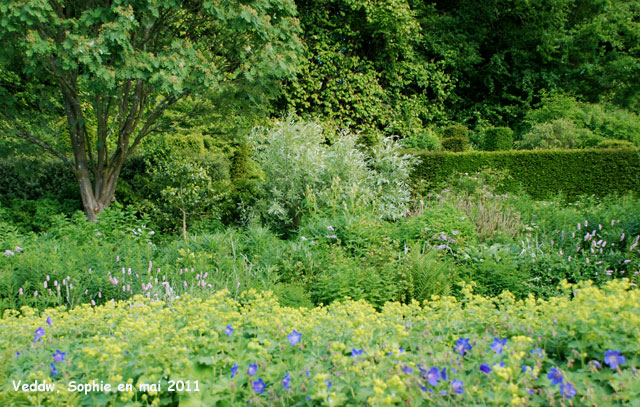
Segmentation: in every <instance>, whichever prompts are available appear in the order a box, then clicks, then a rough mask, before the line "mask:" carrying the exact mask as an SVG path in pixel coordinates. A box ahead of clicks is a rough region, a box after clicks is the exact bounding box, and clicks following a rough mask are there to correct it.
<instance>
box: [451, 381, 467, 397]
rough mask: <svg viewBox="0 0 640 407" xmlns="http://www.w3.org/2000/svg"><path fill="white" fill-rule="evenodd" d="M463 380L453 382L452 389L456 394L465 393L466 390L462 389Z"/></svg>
mask: <svg viewBox="0 0 640 407" xmlns="http://www.w3.org/2000/svg"><path fill="white" fill-rule="evenodd" d="M462 384H463V383H462V380H457V379H456V380H454V381H452V382H451V388H452V389H453V392H454V393H456V394H462V393H464V389H463V388H462Z"/></svg>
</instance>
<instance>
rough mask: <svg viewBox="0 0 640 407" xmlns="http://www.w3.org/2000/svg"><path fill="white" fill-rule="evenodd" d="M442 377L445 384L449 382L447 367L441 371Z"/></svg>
mask: <svg viewBox="0 0 640 407" xmlns="http://www.w3.org/2000/svg"><path fill="white" fill-rule="evenodd" d="M440 377H441V378H442V380H444V381H445V382H446V381H447V368H446V367H443V368H442V370H441V371H440Z"/></svg>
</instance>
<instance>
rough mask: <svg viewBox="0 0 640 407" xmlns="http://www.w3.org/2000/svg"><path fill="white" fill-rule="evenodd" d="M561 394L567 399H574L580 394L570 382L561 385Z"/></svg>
mask: <svg viewBox="0 0 640 407" xmlns="http://www.w3.org/2000/svg"><path fill="white" fill-rule="evenodd" d="M560 394H562V397H564V398H566V399H572V398H573V397H574V396H575V395H576V394H578V392H577V391H576V388H575V387H573V384H571V383H569V382H564V383H560Z"/></svg>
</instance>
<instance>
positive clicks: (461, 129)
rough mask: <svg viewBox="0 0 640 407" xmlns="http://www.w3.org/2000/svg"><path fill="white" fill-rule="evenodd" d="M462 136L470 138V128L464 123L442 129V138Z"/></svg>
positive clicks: (466, 138)
mask: <svg viewBox="0 0 640 407" xmlns="http://www.w3.org/2000/svg"><path fill="white" fill-rule="evenodd" d="M450 137H460V138H462V139H465V140H467V141H468V140H469V129H468V128H467V127H466V126H464V125H462V124H453V125H451V126H447V127H445V128H444V129H442V138H450Z"/></svg>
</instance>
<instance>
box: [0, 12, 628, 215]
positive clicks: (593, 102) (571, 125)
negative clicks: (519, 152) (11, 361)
mask: <svg viewBox="0 0 640 407" xmlns="http://www.w3.org/2000/svg"><path fill="white" fill-rule="evenodd" d="M33 4H37V5H38V6H37V7H32V8H31V9H30V11H28V12H27V11H25V10H26V9H24V8H20V9H19V10H21V12H23V13H24V15H17V14H15V13H16V11H15V10H18V9H16V8H11V7H9V5H7V4H3V5H0V29H1V30H2V34H3V38H4V39H5V40H7V41H10V43H11V44H13V47H5V48H3V50H2V51H1V52H0V104H1V106H0V108H1V109H0V110H1V111H2V112H3V114H2V118H0V134H1V135H2V138H0V158H2V160H3V161H4V162H3V163H2V168H3V170H2V171H3V174H4V175H5V176H4V177H3V178H2V179H1V180H0V187H1V188H2V190H1V191H0V192H1V193H2V200H3V204H4V205H8V206H10V207H14V206H15V205H19V206H24V207H25V208H24V211H23V212H25V213H28V214H30V215H34V214H35V213H36V212H37V211H40V212H43V211H44V212H47V211H49V212H51V213H56V212H63V213H70V211H71V210H72V209H77V203H76V204H75V205H74V204H73V198H74V194H76V195H75V196H76V197H77V186H76V187H75V188H76V189H75V191H74V187H73V186H72V184H73V183H74V182H76V180H75V179H74V176H73V174H72V173H64V171H61V170H60V169H59V167H56V165H55V164H52V161H50V160H52V159H53V158H50V157H47V156H45V155H43V153H42V150H41V148H39V147H38V146H34V145H32V144H28V143H23V142H21V141H16V139H15V138H10V137H6V136H8V135H12V134H13V135H15V133H16V132H20V131H22V129H24V128H25V126H26V127H28V128H29V129H30V130H31V131H32V132H33V134H35V135H37V136H39V137H42V138H43V139H44V140H45V141H46V142H47V143H48V145H50V146H52V147H53V148H55V149H57V150H58V151H61V152H64V153H66V154H68V156H69V157H72V150H73V149H72V145H71V142H70V139H69V137H68V135H66V134H67V133H66V132H68V131H69V129H68V124H67V120H66V118H65V115H64V106H63V102H62V100H63V99H61V98H60V94H59V91H58V90H56V88H55V86H52V82H55V77H56V75H55V72H54V73H51V72H47V71H46V70H43V69H42V66H39V65H38V63H39V62H42V59H39V58H44V57H45V56H46V57H53V58H59V59H60V60H63V61H64V60H65V58H66V60H67V62H69V61H75V60H76V59H78V58H79V56H78V55H77V53H78V52H79V51H78V50H79V49H81V48H82V46H85V45H87V44H85V43H84V42H83V41H84V39H83V37H82V36H79V37H77V38H75V40H74V41H76V42H75V43H74V44H75V45H74V47H75V48H74V47H72V48H71V49H68V48H65V46H64V44H63V43H61V44H57V45H56V46H60V49H59V50H56V49H51V48H47V47H51V46H53V45H52V44H56V43H55V41H53V42H49V43H47V42H46V41H44V40H43V38H44V37H42V35H44V34H42V35H41V36H40V40H37V38H36V39H35V40H34V38H33V37H29V35H32V34H33V32H31V31H29V29H35V28H37V27H38V25H42V24H45V23H47V22H48V19H50V18H53V17H51V15H54V14H55V13H56V11H55V7H53V6H56V5H57V7H61V5H64V7H66V8H67V9H69V10H71V9H73V8H74V7H75V8H78V9H82V7H84V10H85V12H88V11H87V10H90V9H91V8H92V7H94V8H95V10H98V9H99V7H98V6H100V4H101V3H100V2H96V3H94V4H88V3H83V2H79V3H77V4H76V3H74V2H72V1H67V2H51V3H48V2H33ZM105 4H107V3H105ZM115 4H116V3H113V4H111V6H113V5H115ZM118 4H121V5H122V7H123V9H122V10H120V11H117V12H115V11H113V10H112V11H110V12H109V13H111V14H109V15H110V16H111V17H108V16H107V17H104V18H106V19H107V20H109V19H110V18H111V19H113V20H114V21H116V20H118V19H122V18H126V17H127V16H129V14H128V13H129V11H127V10H129V9H127V8H126V7H128V4H129V2H127V1H121V2H118ZM141 4H147V2H142V3H141ZM225 4H226V3H224V2H216V1H214V2H198V1H193V2H167V3H166V4H165V5H164V7H166V10H169V11H171V12H172V13H175V14H171V15H172V16H173V19H169V20H167V23H166V24H165V28H166V29H167V30H168V31H167V32H168V33H171V34H172V35H174V36H176V38H178V39H179V40H180V41H182V42H181V44H183V45H184V44H187V45H188V44H191V45H189V46H190V47H191V48H189V47H186V48H184V47H183V49H180V50H176V52H175V55H174V56H176V58H178V59H176V61H179V59H180V58H183V59H184V60H185V61H186V63H188V65H189V66H190V67H196V66H197V64H198V63H197V61H198V58H201V57H202V58H205V59H206V58H209V59H208V63H209V65H208V66H209V68H211V69H212V70H211V71H209V72H200V71H198V69H197V68H196V69H195V71H194V72H196V71H198V72H200V73H199V74H198V75H195V76H193V75H187V73H186V71H185V72H182V74H183V77H179V78H178V79H180V81H179V83H177V82H175V78H173V77H171V76H170V75H168V76H167V75H165V76H154V77H153V78H152V76H149V75H148V76H149V77H147V76H144V75H146V74H144V75H142V74H141V75H142V76H143V77H144V78H145V80H146V81H148V83H149V86H154V87H155V88H156V89H155V90H157V92H158V93H157V94H158V95H159V96H162V95H164V96H167V95H169V96H171V95H173V96H176V95H179V96H180V98H179V99H176V100H175V101H174V102H173V103H172V104H171V105H170V106H168V107H167V108H166V110H164V112H163V115H162V117H161V118H159V119H158V122H157V125H158V127H157V130H158V132H157V133H156V134H154V135H153V137H148V138H145V139H144V140H142V141H141V142H140V144H139V146H138V148H137V150H136V151H135V152H132V154H131V155H130V156H129V157H128V158H127V160H128V164H127V165H126V166H125V167H123V168H122V172H121V176H120V182H119V184H118V187H117V190H116V199H117V200H118V201H119V202H121V203H124V204H125V205H134V206H135V207H136V208H137V209H138V210H139V211H140V212H141V213H150V212H154V211H157V212H158V213H162V214H164V215H163V216H158V217H156V220H157V222H160V223H162V222H163V220H162V219H165V221H166V222H167V226H166V227H167V228H171V227H170V226H169V223H170V222H169V219H171V218H174V217H175V216H176V215H177V214H171V213H170V212H171V210H169V209H167V208H166V202H165V203H162V202H163V200H162V197H163V196H164V197H165V198H166V197H168V196H169V195H168V194H169V191H175V188H178V186H176V185H174V184H172V178H171V177H164V178H163V177H159V176H156V177H154V169H153V168H154V167H158V168H162V166H163V165H165V166H166V165H168V163H171V162H173V163H176V162H177V163H178V164H175V165H177V166H178V167H176V168H187V167H188V166H187V167H185V166H184V165H183V164H184V163H185V162H188V161H194V160H195V161H196V162H198V163H199V164H198V165H199V166H200V167H206V168H207V174H202V173H200V176H199V177H200V179H201V180H204V181H206V182H204V181H203V182H204V183H203V188H202V190H203V191H206V190H209V189H210V188H213V191H214V192H212V193H211V194H210V195H211V196H213V197H215V199H213V198H212V199H209V200H208V202H207V203H206V204H203V206H202V208H201V210H202V211H205V212H209V213H213V212H216V213H219V214H220V215H219V216H218V218H219V219H218V220H219V221H220V222H223V223H228V222H230V221H234V222H235V221H239V220H240V219H242V218H243V217H244V216H247V215H246V214H243V207H244V206H243V205H246V204H248V203H251V201H252V200H254V199H256V198H255V196H256V194H255V192H256V191H255V188H256V185H257V183H258V182H260V180H261V179H264V176H265V175H264V173H263V172H262V170H261V169H260V166H259V165H257V163H256V162H255V161H254V160H253V159H252V157H251V155H252V148H253V146H251V145H249V144H248V139H247V136H248V134H249V130H250V129H251V128H253V127H254V126H256V125H264V124H269V123H270V122H272V121H273V119H274V118H277V117H282V116H283V115H286V114H287V113H289V112H292V111H293V112H295V114H297V115H299V116H302V117H303V118H309V119H315V120H319V121H320V122H322V123H323V124H324V125H325V127H326V132H325V135H324V137H325V138H326V140H327V142H328V143H329V144H331V143H332V142H333V141H334V140H335V139H336V137H338V133H336V132H335V131H334V130H332V129H334V128H335V127H349V128H350V129H352V130H354V131H355V132H358V133H359V134H360V141H361V142H365V143H366V144H369V145H374V144H375V143H376V142H378V141H380V140H382V139H383V138H385V137H394V138H396V139H401V140H403V142H404V143H405V146H406V147H409V148H414V149H429V150H439V149H442V142H443V136H445V137H446V135H447V134H448V132H449V131H450V130H451V129H455V128H461V127H460V126H464V127H466V128H468V129H469V131H467V132H466V133H464V136H463V139H462V140H459V142H460V143H459V144H460V148H461V149H471V148H473V149H495V148H496V147H491V146H494V145H497V144H496V143H493V142H492V141H493V140H489V142H487V140H485V139H486V137H493V136H491V135H493V134H498V133H500V134H509V137H511V138H512V140H513V146H514V147H518V148H540V147H546V148H576V147H577V148H584V147H595V146H597V145H599V144H600V143H602V142H603V141H610V140H623V141H627V142H629V143H630V145H634V144H635V145H636V146H637V145H640V118H639V117H638V112H639V110H640V80H638V78H640V45H638V44H640V4H638V2H636V1H622V0H618V1H603V0H541V1H535V2H532V1H525V0H485V1H471V0H466V1H446V2H444V1H402V0H381V1H378V0H339V1H333V0H298V1H289V0H287V1H285V0H282V1H264V0H254V1H251V2H248V3H247V4H245V5H244V6H242V7H230V6H228V5H227V6H225ZM48 5H53V6H52V7H53V10H54V11H52V12H49V11H47V12H46V13H45V12H43V14H38V13H40V11H38V10H40V9H42V10H45V9H47V7H49V6H48ZM147 5H148V10H146V9H145V10H146V11H145V13H146V14H145V13H142V14H140V13H138V11H140V10H138V11H136V12H135V13H133V16H134V17H135V18H138V19H139V20H140V21H142V22H143V21H147V20H148V19H153V18H156V19H161V18H162V14H160V15H158V16H156V14H157V12H158V10H159V9H158V7H159V6H157V5H154V4H152V3H148V4H147ZM245 6H246V7H245ZM12 7H13V6H12ZM243 7H244V8H243ZM247 7H248V8H247ZM250 10H253V11H250ZM103 11H104V10H103ZM11 13H14V14H11ZM47 13H49V14H47ZM52 13H53V14H52ZM95 13H96V14H95V15H94V14H91V13H90V15H88V17H87V16H85V19H84V20H82V21H84V22H85V23H86V24H87V26H91V24H97V23H96V21H98V22H99V21H100V18H103V17H100V16H99V15H98V14H100V13H98V12H97V11H95ZM154 13H155V14H154ZM190 13H195V14H190ZM198 13H200V14H198ZM50 14H51V15H50ZM107 14H108V13H107ZM143 14H144V15H143ZM194 15H199V16H201V17H203V18H202V19H194V18H193V16H194ZM79 16H80V14H78V15H75V14H73V13H71V14H70V15H69V16H68V17H69V21H80V20H79V18H80V17H79ZM145 16H146V17H145ZM154 16H156V17H154ZM185 16H187V17H188V18H186V17H185ZM189 16H190V17H189ZM204 16H208V17H206V18H205V17H204ZM183 17H184V18H183ZM145 19H146V20H145ZM118 21H119V20H118ZM56 24H57V25H56ZM56 24H53V25H51V26H50V27H49V28H48V29H49V30H54V31H55V30H59V31H60V32H64V30H65V29H67V30H68V29H69V28H70V27H71V25H68V24H72V23H68V22H67V23H65V22H59V21H58V22H57V23H56ZM65 24H67V25H65ZM73 24H75V23H73ZM25 27H26V28H25ZM65 27H66V28H65ZM185 27H187V28H189V29H188V30H186V29H185V30H183V31H181V29H183V28H185ZM76 29H77V30H79V31H78V32H80V33H81V32H82V25H81V24H80V25H79V26H77V27H76ZM25 30H26V31H25ZM30 32H31V34H30ZM114 32H116V33H119V35H122V36H123V38H128V39H129V40H131V36H133V35H136V32H137V31H136V27H127V26H122V27H120V28H119V29H118V30H116V31H114ZM238 33H243V34H242V35H244V36H240V37H237V35H236V34H238ZM85 34H86V35H87V36H90V34H91V32H90V30H89V31H88V32H86V33H85ZM52 38H53V37H52ZM234 38H236V40H234ZM237 38H240V39H241V40H237ZM21 41H22V42H21ZM167 41H168V40H167ZM167 41H165V40H159V42H158V44H159V46H161V47H165V46H169V47H170V48H171V47H172V46H173V45H171V43H170V42H167ZM40 45H41V47H40ZM174 45H175V44H174ZM269 46H271V47H274V48H272V49H271V51H269V52H266V51H265V50H269ZM252 47H253V48H252ZM258 47H266V48H259V49H260V50H261V52H260V53H258V52H256V53H251V52H250V50H251V49H253V50H255V49H257V48H258ZM187 48H188V49H190V50H191V51H193V53H189V52H191V51H189V52H187ZM25 50H28V52H26V51H25ZM63 51H64V52H63ZM134 51H135V50H134ZM28 55H31V56H30V57H29V56H28ZM92 55H93V54H92ZM132 55H134V56H135V57H136V58H138V59H140V58H142V59H140V61H138V62H140V64H142V65H141V66H142V68H140V67H138V68H139V69H140V71H141V72H142V71H144V70H145V69H146V68H144V67H145V66H146V65H145V64H147V63H149V61H147V60H145V59H144V58H143V57H144V55H143V54H141V53H137V51H136V52H133V54H132ZM251 55H253V56H251ZM93 56H95V55H93ZM96 61H97V62H96ZM129 62H130V61H127V60H124V59H122V58H120V59H118V58H115V59H113V60H104V61H103V63H102V64H101V63H99V61H98V60H90V61H88V62H86V61H85V62H84V63H85V65H86V70H84V71H82V70H81V71H79V72H80V74H81V75H80V76H81V77H82V75H85V79H87V78H94V79H95V78H97V79H99V80H98V81H97V82H96V83H93V84H91V83H88V82H85V83H82V81H80V82H79V83H80V84H81V85H82V86H84V88H83V89H85V90H88V91H90V92H93V94H100V92H105V89H108V86H107V85H108V84H107V82H109V80H110V79H109V78H110V76H109V75H110V74H109V72H107V71H104V69H103V68H104V67H105V66H107V67H108V68H114V69H115V68H117V69H123V70H122V71H121V72H120V74H121V78H123V80H124V79H127V78H128V76H127V74H126V69H128V68H127V67H128V66H129V65H128V63H129ZM165 62H166V63H167V64H168V65H167V67H161V68H162V69H164V68H167V69H165V70H166V71H171V69H173V68H172V67H170V66H169V65H171V64H170V62H171V55H167V60H166V61H165ZM174 62H175V61H174ZM216 64H218V66H215V65H216ZM125 68H126V69H125ZM138 68H136V69H138ZM143 68H144V69H143ZM209 68H208V69H209ZM162 69H160V70H162ZM216 69H217V70H216ZM87 72H89V73H91V75H93V76H91V75H88V74H87ZM166 73H167V72H164V73H163V74H166ZM117 78H118V76H117V75H116V79H117ZM185 90H188V92H185ZM90 95H91V94H90V93H82V92H81V93H80V99H82V101H83V102H85V103H88V104H92V103H93V100H92V99H90V97H89V96H90ZM161 100H162V99H157V100H150V102H155V103H156V104H157V103H160V102H161ZM152 104H153V103H152ZM84 109H86V110H85V112H92V113H95V112H94V111H93V110H95V109H94V106H88V107H87V106H85V107H84ZM92 109H93V110H92ZM84 125H85V126H86V128H87V130H86V132H87V134H88V135H89V138H90V139H91V137H93V138H94V139H92V140H93V141H92V143H94V144H95V150H96V151H97V150H98V149H99V144H100V143H99V142H97V141H99V140H98V138H99V137H97V134H98V133H99V131H98V127H99V124H98V123H97V122H96V121H95V120H94V121H92V120H91V118H90V117H89V116H88V117H87V120H86V121H85V122H84ZM452 125H455V126H459V127H451V126H452ZM496 128H500V129H503V130H499V131H497V130H496ZM508 129H511V130H512V131H511V132H510V131H509V130H508ZM456 134H457V133H456ZM500 145H502V146H508V145H509V140H507V141H504V140H503V141H502V142H501V144H500ZM445 146H446V144H445ZM605 146H611V145H610V144H605ZM500 148H501V149H502V148H505V147H500ZM194 171H196V172H198V171H199V170H198V169H197V168H196V169H194ZM155 174H157V171H156V172H155ZM91 177H92V180H93V181H95V176H94V175H91ZM163 183H164V184H163ZM161 184H162V185H161ZM163 191H164V193H163ZM220 191H223V192H224V193H223V194H220V193H219V192H220ZM163 194H164V195H163ZM44 196H52V197H55V199H52V200H51V201H50V204H51V206H50V207H48V206H47V205H42V203H38V204H30V203H29V202H30V201H29V200H30V199H38V198H41V197H44ZM177 200H181V198H180V197H178V198H177ZM193 201H199V198H198V197H193ZM30 205H31V206H30ZM47 208H49V209H47ZM213 208H215V210H214V209H213ZM221 208H222V209H221ZM185 211H186V210H185ZM188 212H194V213H196V212H197V211H196V209H194V208H191V209H189V210H188ZM167 213H169V214H167ZM25 216H27V215H25ZM42 217H43V219H44V218H46V216H44V215H43V216H42Z"/></svg>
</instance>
